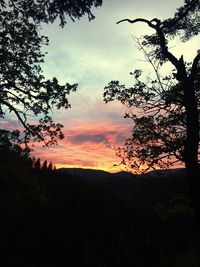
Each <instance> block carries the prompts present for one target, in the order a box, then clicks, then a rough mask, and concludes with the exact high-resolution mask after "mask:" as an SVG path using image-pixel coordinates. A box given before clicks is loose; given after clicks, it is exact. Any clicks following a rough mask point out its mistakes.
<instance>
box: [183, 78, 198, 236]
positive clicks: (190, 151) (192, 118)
mask: <svg viewBox="0 0 200 267" xmlns="http://www.w3.org/2000/svg"><path fill="white" fill-rule="evenodd" d="M183 92H184V105H185V110H186V128H187V136H186V142H185V150H184V160H185V167H186V173H187V177H188V182H189V186H190V195H191V201H192V205H193V208H194V211H195V213H196V219H197V224H198V228H199V232H200V177H199V166H198V145H199V112H198V107H197V100H196V97H195V88H194V82H193V81H189V78H188V79H187V82H186V83H185V84H184V86H183Z"/></svg>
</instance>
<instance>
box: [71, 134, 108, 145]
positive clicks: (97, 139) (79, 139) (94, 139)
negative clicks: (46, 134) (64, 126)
mask: <svg viewBox="0 0 200 267" xmlns="http://www.w3.org/2000/svg"><path fill="white" fill-rule="evenodd" d="M68 140H69V141H70V142H71V143H73V144H82V143H85V142H90V143H97V144H98V143H104V144H107V145H108V144H109V142H108V140H107V138H106V134H78V135H74V136H71V137H68Z"/></svg>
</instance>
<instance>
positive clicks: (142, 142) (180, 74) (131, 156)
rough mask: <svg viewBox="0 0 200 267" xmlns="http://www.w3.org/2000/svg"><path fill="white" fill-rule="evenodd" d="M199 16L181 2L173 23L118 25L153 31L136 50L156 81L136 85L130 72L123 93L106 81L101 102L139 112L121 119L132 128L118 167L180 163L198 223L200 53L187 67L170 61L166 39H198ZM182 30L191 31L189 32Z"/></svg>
mask: <svg viewBox="0 0 200 267" xmlns="http://www.w3.org/2000/svg"><path fill="white" fill-rule="evenodd" d="M199 13H200V3H199V1H185V5H184V6H183V7H181V8H179V9H178V11H177V12H176V13H175V16H174V18H172V19H168V20H166V21H164V22H161V21H160V20H158V19H152V20H147V19H143V18H138V19H134V20H130V19H124V20H121V21H119V22H118V23H121V22H123V21H127V22H129V23H138V22H142V23H145V24H147V25H148V26H149V27H150V28H152V29H153V30H154V31H155V34H153V35H151V36H144V39H143V41H142V43H141V42H139V46H140V48H141V49H142V50H143V52H144V53H145V55H146V57H147V58H148V61H149V62H150V63H151V64H152V66H153V67H154V70H155V73H156V79H154V80H150V79H149V78H148V81H147V83H144V82H143V81H141V71H140V70H136V71H135V72H134V73H133V76H134V78H135V81H136V82H135V84H134V86H133V87H131V88H126V87H125V86H124V85H121V84H120V83H119V82H118V81H112V82H111V83H110V84H109V85H108V86H107V87H106V88H105V93H104V100H105V101H106V102H108V101H112V100H114V99H117V100H119V101H121V102H122V103H123V104H126V105H127V106H128V108H130V107H131V108H133V107H134V108H136V109H139V110H140V111H141V110H142V111H143V116H140V115H139V113H138V112H137V111H138V110H135V114H133V113H128V114H126V117H131V118H132V119H133V122H134V128H133V135H132V138H130V139H128V140H127V142H126V144H125V148H124V149H122V150H119V155H120V156H122V159H123V163H124V162H125V160H126V159H128V160H131V162H132V166H133V167H135V166H136V167H138V163H137V158H139V160H140V161H139V165H140V164H141V163H145V162H146V163H147V165H148V166H149V167H154V166H155V164H159V165H160V166H161V167H163V165H165V164H166V163H167V164H170V163H171V158H172V157H176V159H177V160H182V161H183V162H184V163H185V167H186V172H187V175H188V181H189V185H190V189H191V198H192V201H193V206H194V208H195V210H196V212H197V217H198V220H199V222H200V209H199V207H198V203H200V202H199V200H200V199H199V198H200V197H199V192H200V179H199V166H198V148H199V109H200V90H199V85H200V84H199V77H200V66H199V60H200V53H199V51H198V52H197V56H196V57H195V58H194V60H193V62H192V63H186V62H184V58H183V56H181V57H180V58H179V59H178V58H176V57H175V56H174V55H173V54H172V53H171V52H170V50H169V48H168V40H169V38H170V37H174V36H175V34H178V33H179V32H180V31H181V32H180V34H181V37H182V38H184V39H185V40H186V39H188V38H190V37H191V36H193V35H195V34H198V33H199V27H198V25H199V20H198V16H199V15H200V14H199ZM195 19H197V22H196V20H195ZM187 27H191V29H190V31H188V28H187ZM171 28H172V31H171ZM148 48H151V52H147V50H146V49H148ZM165 62H170V63H171V64H172V66H173V67H174V71H173V73H172V74H171V75H170V76H166V77H164V78H162V77H161V76H160V74H159V67H160V66H162V64H163V63H165ZM166 158H167V159H168V161H167V162H166ZM146 159H147V160H146ZM125 163H126V162H125Z"/></svg>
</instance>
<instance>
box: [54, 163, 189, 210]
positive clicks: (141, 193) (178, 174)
mask: <svg viewBox="0 0 200 267" xmlns="http://www.w3.org/2000/svg"><path fill="white" fill-rule="evenodd" d="M58 172H61V173H66V174H70V175H72V176H73V175H74V176H75V177H78V178H81V179H83V180H84V181H87V182H89V183H94V184H97V185H99V186H102V187H104V188H106V189H107V190H109V191H111V192H112V193H115V194H116V195H117V196H118V197H120V198H121V199H123V200H124V201H126V203H127V205H128V206H130V207H131V208H133V209H134V212H136V211H137V212H139V213H145V214H146V213H148V212H151V210H152V206H153V205H154V204H155V203H157V202H158V201H164V200H165V199H168V198H170V197H173V196H175V195H176V194H177V193H186V194H187V191H188V186H187V179H186V174H185V170H184V169H172V170H163V171H152V172H149V173H148V174H145V175H133V174H130V173H126V172H119V173H109V172H105V171H101V170H92V169H81V168H74V169H73V168H70V169H68V168H66V169H65V168H62V169H59V170H58Z"/></svg>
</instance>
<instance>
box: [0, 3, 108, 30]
mask: <svg viewBox="0 0 200 267" xmlns="http://www.w3.org/2000/svg"><path fill="white" fill-rule="evenodd" d="M3 2H4V1H3ZM102 2H103V1H102V0H84V1H82V0H78V1H74V0H62V1H59V0H53V1H50V0H47V1H39V0H28V1H25V0H15V1H9V3H10V5H11V6H14V7H15V9H16V11H19V12H23V13H24V14H25V15H26V16H28V17H31V18H33V19H34V21H35V22H46V23H48V22H54V21H55V19H56V18H57V17H58V18H59V19H60V26H62V27H63V26H64V25H65V24H66V23H67V21H66V16H67V17H69V18H70V19H71V20H72V21H75V20H76V19H80V18H81V17H82V16H84V15H87V16H88V19H89V20H92V19H94V18H95V16H94V15H93V13H92V11H91V9H92V7H93V6H94V7H99V6H101V5H102ZM4 3H5V2H4Z"/></svg>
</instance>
